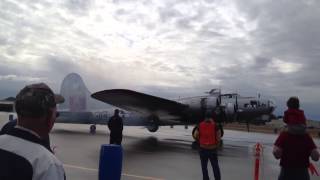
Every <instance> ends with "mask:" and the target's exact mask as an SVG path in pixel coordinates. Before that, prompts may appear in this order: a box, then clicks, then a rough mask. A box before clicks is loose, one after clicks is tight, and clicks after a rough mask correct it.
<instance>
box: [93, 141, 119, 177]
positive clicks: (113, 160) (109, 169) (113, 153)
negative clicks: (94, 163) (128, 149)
mask: <svg viewBox="0 0 320 180" xmlns="http://www.w3.org/2000/svg"><path fill="white" fill-rule="evenodd" d="M122 155H123V153H122V147H121V146H119V145H114V144H103V145H101V150H100V162H99V180H120V179H121V170H122Z"/></svg>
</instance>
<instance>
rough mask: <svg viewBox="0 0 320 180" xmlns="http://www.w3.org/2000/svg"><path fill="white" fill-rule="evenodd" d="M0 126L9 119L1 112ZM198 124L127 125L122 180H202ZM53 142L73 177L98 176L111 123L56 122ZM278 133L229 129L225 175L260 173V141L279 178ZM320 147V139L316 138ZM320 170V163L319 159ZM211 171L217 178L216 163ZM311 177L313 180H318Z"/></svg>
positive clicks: (222, 153) (222, 155) (245, 178)
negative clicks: (256, 155) (257, 166)
mask: <svg viewBox="0 0 320 180" xmlns="http://www.w3.org/2000/svg"><path fill="white" fill-rule="evenodd" d="M0 120H1V121H0V127H1V126H2V124H3V123H4V122H5V121H6V118H5V116H3V115H0ZM191 131H192V127H191V126H190V127H189V129H185V128H184V126H175V127H174V128H170V127H160V128H159V130H158V131H157V132H155V133H150V132H149V131H148V130H147V129H146V128H143V127H125V128H124V137H123V143H122V147H123V151H124V152H123V155H124V156H123V164H122V165H123V166H122V178H121V179H122V180H143V179H144V180H145V179H149V180H164V179H165V180H180V179H183V180H198V179H199V180H200V179H202V173H201V166H200V159H199V155H198V152H197V151H196V150H192V149H191V143H192V141H193V139H192V136H191ZM50 137H51V144H52V146H53V147H54V149H55V153H56V156H57V157H58V158H59V159H60V160H61V161H62V162H63V164H64V168H65V171H66V176H67V179H68V180H89V179H90V180H91V179H98V166H99V164H98V163H99V153H100V147H101V145H102V144H108V142H109V132H108V131H107V127H106V126H97V133H96V134H95V135H92V134H90V133H89V126H88V125H72V124H55V127H54V129H53V131H52V133H51V136H50ZM276 137H277V135H275V134H263V133H251V132H242V131H233V130H225V135H224V137H223V142H224V144H223V148H222V149H220V150H219V151H218V158H219V164H220V170H221V174H222V179H226V180H229V179H230V180H233V179H238V180H249V179H253V174H254V161H255V160H254V150H253V149H254V145H255V144H256V143H257V142H259V143H261V144H262V146H263V152H262V157H261V164H260V166H261V168H260V178H259V179H260V180H267V179H268V180H270V179H277V177H278V174H279V171H280V167H279V161H278V160H276V159H274V158H273V156H272V154H271V152H272V147H273V142H274V141H275V139H276ZM314 141H315V142H316V144H317V146H318V147H319V144H320V142H319V139H314ZM314 165H315V166H316V167H317V168H318V169H319V167H320V163H319V162H314ZM208 169H209V175H210V177H211V179H214V178H213V174H212V170H211V166H210V165H208ZM317 178H318V177H316V176H311V180H314V179H317Z"/></svg>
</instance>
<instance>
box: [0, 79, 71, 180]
mask: <svg viewBox="0 0 320 180" xmlns="http://www.w3.org/2000/svg"><path fill="white" fill-rule="evenodd" d="M60 98H61V97H60ZM58 100H59V97H58V96H56V95H54V94H53V92H52V90H51V89H50V88H49V87H48V86H47V85H46V84H44V83H39V84H32V85H28V86H26V87H24V88H23V89H22V90H21V91H20V92H19V93H18V95H17V96H16V101H15V109H16V112H17V115H18V121H17V125H16V126H15V127H14V128H13V129H11V130H10V131H8V132H6V134H3V135H1V136H0V159H1V161H0V169H1V170H0V179H1V180H16V179H24V180H29V179H30V180H63V179H65V173H64V169H63V166H62V163H61V162H60V161H59V160H58V159H57V158H56V157H55V156H54V155H53V154H52V153H51V152H50V151H49V150H48V149H47V148H46V147H45V146H44V145H43V139H45V138H46V137H48V134H49V132H50V131H51V129H52V127H53V124H54V121H55V118H56V113H57V109H56V104H57V102H58Z"/></svg>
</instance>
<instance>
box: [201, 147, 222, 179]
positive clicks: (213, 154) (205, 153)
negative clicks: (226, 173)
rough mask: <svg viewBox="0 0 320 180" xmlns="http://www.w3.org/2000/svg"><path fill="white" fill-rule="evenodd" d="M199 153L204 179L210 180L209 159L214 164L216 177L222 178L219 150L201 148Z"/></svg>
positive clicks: (213, 168)
mask: <svg viewBox="0 0 320 180" xmlns="http://www.w3.org/2000/svg"><path fill="white" fill-rule="evenodd" d="M199 154H200V160H201V168H202V175H203V180H209V174H208V160H210V163H211V166H212V170H213V174H214V179H215V180H221V174H220V168H219V164H218V155H217V151H216V150H212V149H203V148H200V150H199Z"/></svg>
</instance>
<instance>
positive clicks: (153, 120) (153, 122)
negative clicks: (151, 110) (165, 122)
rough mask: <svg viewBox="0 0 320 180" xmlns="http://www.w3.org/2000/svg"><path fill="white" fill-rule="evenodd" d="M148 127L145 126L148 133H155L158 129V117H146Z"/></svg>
mask: <svg viewBox="0 0 320 180" xmlns="http://www.w3.org/2000/svg"><path fill="white" fill-rule="evenodd" d="M148 121H149V122H148V125H147V126H146V127H147V129H148V131H149V132H156V131H158V129H159V117H158V116H155V115H151V116H150V117H148Z"/></svg>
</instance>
